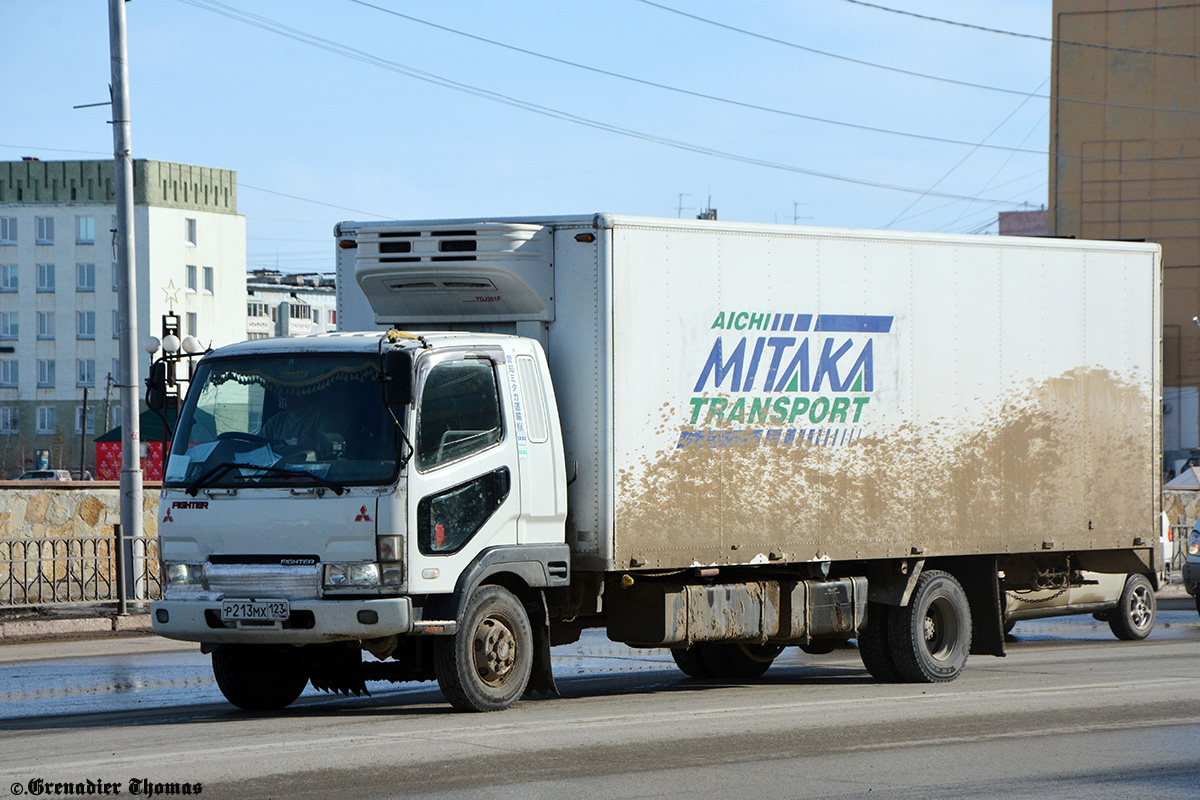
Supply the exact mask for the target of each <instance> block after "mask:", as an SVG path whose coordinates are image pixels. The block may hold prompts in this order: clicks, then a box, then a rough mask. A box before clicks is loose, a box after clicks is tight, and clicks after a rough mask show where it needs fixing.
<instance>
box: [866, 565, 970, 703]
mask: <svg viewBox="0 0 1200 800" xmlns="http://www.w3.org/2000/svg"><path fill="white" fill-rule="evenodd" d="M869 613H870V612H868V614H869ZM888 642H889V644H890V645H891V653H892V659H893V660H894V661H895V664H896V671H897V672H898V673H899V675H900V678H901V679H902V680H905V681H907V682H909V683H944V682H947V681H952V680H954V679H955V678H957V677H958V675H959V673H961V672H962V670H963V667H964V666H965V665H966V663H967V654H968V653H969V652H970V649H971V608H970V606H969V605H968V604H967V595H966V593H965V592H963V589H962V586H960V585H959V583H958V581H957V580H955V579H954V576H952V575H951V574H950V573H948V572H942V571H941V570H930V571H928V572H923V573H921V576H920V577H919V578H917V585H916V588H914V589H913V594H912V600H911V601H910V602H909V604H908V605H907V606H904V607H902V608H891V609H889V616H888Z"/></svg>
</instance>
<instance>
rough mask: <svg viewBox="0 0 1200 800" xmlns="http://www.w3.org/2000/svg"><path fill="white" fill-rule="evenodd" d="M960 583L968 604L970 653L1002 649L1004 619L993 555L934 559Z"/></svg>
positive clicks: (987, 653)
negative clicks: (1001, 611) (969, 613)
mask: <svg viewBox="0 0 1200 800" xmlns="http://www.w3.org/2000/svg"><path fill="white" fill-rule="evenodd" d="M938 566H939V568H940V569H944V570H946V571H947V572H949V573H950V574H951V575H953V576H954V577H955V578H956V579H957V580H958V582H959V584H961V585H962V588H963V592H964V593H965V594H966V595H967V603H968V605H970V607H971V655H983V656H1001V657H1003V656H1004V655H1005V653H1004V620H1003V617H1002V615H1001V613H1000V601H1001V598H1000V579H999V573H998V572H997V570H998V567H997V565H996V559H995V557H994V556H962V557H956V558H947V559H944V560H942V561H939V562H938Z"/></svg>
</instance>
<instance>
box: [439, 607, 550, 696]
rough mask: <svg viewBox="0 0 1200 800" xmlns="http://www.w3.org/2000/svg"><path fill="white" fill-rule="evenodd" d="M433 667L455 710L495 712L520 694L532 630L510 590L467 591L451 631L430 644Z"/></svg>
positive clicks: (529, 661) (530, 660)
mask: <svg viewBox="0 0 1200 800" xmlns="http://www.w3.org/2000/svg"><path fill="white" fill-rule="evenodd" d="M433 669H434V672H435V673H436V674H437V681H438V686H439V687H441V690H442V694H444V695H445V696H446V699H447V700H449V701H450V704H451V705H452V706H454V707H455V708H457V709H459V710H461V711H500V710H502V709H505V708H508V707H509V706H511V705H513V704H514V703H516V702H517V700H519V699H520V697H521V695H522V694H523V693H524V692H525V687H526V686H527V685H528V684H529V676H530V674H531V673H532V671H533V630H532V628H531V627H530V624H529V615H528V614H527V613H526V612H525V606H523V605H521V601H519V600H518V599H517V598H516V597H514V596H513V594H512V592H510V591H508V590H507V589H505V588H503V587H501V586H484V587H481V588H480V589H478V590H477V591H476V592H475V594H474V596H472V598H471V601H470V604H469V605H468V606H467V611H466V613H465V614H464V615H463V624H462V626H461V627H460V628H459V630H458V633H456V634H455V635H454V636H445V637H441V638H440V639H439V640H438V641H437V642H436V643H435V645H434V651H433Z"/></svg>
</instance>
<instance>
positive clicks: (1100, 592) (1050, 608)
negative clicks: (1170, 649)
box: [1004, 530, 1200, 641]
mask: <svg viewBox="0 0 1200 800" xmlns="http://www.w3.org/2000/svg"><path fill="white" fill-rule="evenodd" d="M1192 536H1193V537H1196V538H1193V540H1192V541H1196V542H1200V534H1197V533H1196V531H1194V530H1193V531H1192ZM1197 550H1198V551H1200V546H1198V547H1197ZM1196 563H1197V566H1196V573H1197V574H1196V577H1197V578H1200V557H1197V559H1196ZM1185 574H1186V573H1185ZM1004 595H1005V596H1004V602H1005V610H1004V630H1005V631H1006V632H1007V631H1011V630H1012V628H1013V626H1014V625H1016V624H1017V623H1018V622H1020V621H1021V620H1023V619H1041V618H1044V617H1064V616H1069V615H1071V614H1091V615H1092V616H1094V617H1095V618H1096V619H1098V620H1103V621H1105V622H1107V623H1108V626H1109V628H1111V629H1112V632H1113V635H1114V636H1116V637H1117V638H1118V639H1125V640H1128V641H1135V640H1138V639H1145V638H1146V637H1147V636H1149V635H1150V631H1151V630H1153V629H1154V616H1155V613H1156V611H1157V603H1156V602H1155V598H1154V587H1153V586H1152V585H1151V583H1150V579H1149V578H1147V577H1146V576H1145V575H1141V574H1133V575H1120V574H1109V573H1103V572H1084V571H1080V572H1076V573H1074V574H1073V575H1072V576H1071V579H1070V581H1069V584H1068V585H1064V586H1061V587H1057V588H1047V589H1044V590H1041V591H1032V592H1014V591H1008V592H1005V593H1004Z"/></svg>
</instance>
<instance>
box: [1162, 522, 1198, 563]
mask: <svg viewBox="0 0 1200 800" xmlns="http://www.w3.org/2000/svg"><path fill="white" fill-rule="evenodd" d="M1191 532H1192V526H1191V525H1172V526H1171V544H1170V549H1169V550H1168V551H1167V552H1165V553H1163V561H1164V562H1165V566H1166V569H1167V571H1168V572H1179V571H1180V570H1182V569H1183V562H1184V560H1185V559H1186V558H1187V552H1186V551H1187V540H1188V534H1189V533H1191Z"/></svg>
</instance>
